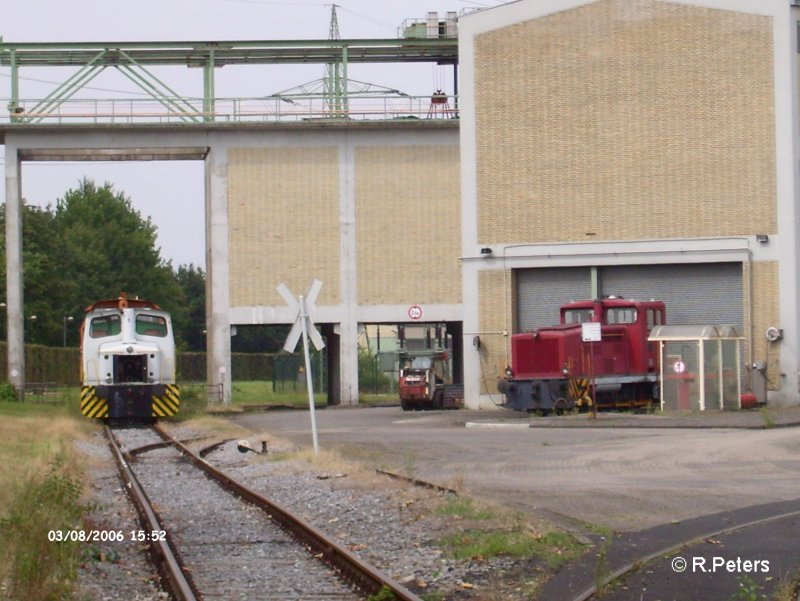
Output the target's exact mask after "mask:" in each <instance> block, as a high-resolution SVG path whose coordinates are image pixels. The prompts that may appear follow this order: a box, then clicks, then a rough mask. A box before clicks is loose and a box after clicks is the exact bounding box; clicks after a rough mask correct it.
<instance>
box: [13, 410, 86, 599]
mask: <svg viewBox="0 0 800 601" xmlns="http://www.w3.org/2000/svg"><path fill="white" fill-rule="evenodd" d="M26 412H28V414H27V415H26V414H25V413H26ZM0 416H2V417H0V584H1V585H0V599H3V600H7V601H12V600H13V601H22V600H25V601H57V600H60V599H69V598H70V596H71V591H72V586H73V582H74V580H75V577H76V571H77V568H78V565H79V562H80V559H81V554H82V551H83V549H84V548H85V547H86V543H81V542H78V541H75V542H53V541H50V540H49V538H48V533H49V532H50V531H51V530H52V531H59V530H60V531H70V530H80V529H81V517H82V514H83V511H84V508H83V506H82V504H81V494H82V473H81V469H80V462H79V460H78V458H77V456H76V453H75V451H74V449H73V445H72V442H73V439H74V437H75V436H76V435H77V433H78V432H80V431H81V430H83V429H84V428H86V427H88V426H87V425H86V424H85V422H82V421H80V420H78V419H77V418H73V417H70V416H69V414H68V410H67V409H66V408H65V407H54V406H45V405H37V404H32V403H0Z"/></svg>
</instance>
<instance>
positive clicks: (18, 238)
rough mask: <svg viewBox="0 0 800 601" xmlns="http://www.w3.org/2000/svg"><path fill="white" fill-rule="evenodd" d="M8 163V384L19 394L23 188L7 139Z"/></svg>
mask: <svg viewBox="0 0 800 601" xmlns="http://www.w3.org/2000/svg"><path fill="white" fill-rule="evenodd" d="M5 155H6V158H5V161H6V312H7V315H6V319H7V328H6V332H7V333H8V338H7V340H8V381H9V383H10V384H11V385H12V386H14V388H15V389H16V390H18V391H21V390H22V389H24V387H25V329H24V322H25V319H24V314H23V294H22V186H21V164H20V161H19V154H18V152H17V147H16V146H15V145H13V144H12V143H11V142H10V140H9V139H8V137H7V138H6V142H5Z"/></svg>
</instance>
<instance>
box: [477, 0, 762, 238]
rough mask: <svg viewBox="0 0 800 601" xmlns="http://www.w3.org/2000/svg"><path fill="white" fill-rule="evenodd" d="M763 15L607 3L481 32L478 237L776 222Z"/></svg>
mask: <svg viewBox="0 0 800 601" xmlns="http://www.w3.org/2000/svg"><path fill="white" fill-rule="evenodd" d="M773 106H774V99H773V39H772V20H771V18H769V17H764V16H757V15H748V14H743V13H737V12H733V11H725V10H715V9H708V8H702V7H695V6H687V5H682V4H676V3H670V2H662V1H659V0H602V1H599V2H595V3H592V4H588V5H585V6H582V7H578V8H574V9H570V10H565V11H561V12H557V13H554V14H552V15H548V16H544V17H541V18H537V19H533V20H529V21H525V22H521V23H518V24H515V25H512V26H509V27H504V28H501V29H498V30H493V31H490V32H487V33H482V34H479V35H478V36H476V38H475V119H476V144H477V166H476V168H477V198H478V203H477V204H478V242H479V244H491V243H519V242H529V243H535V242H550V241H583V240H626V239H652V238H687V237H713V236H734V235H742V234H751V233H774V232H775V231H776V211H775V197H776V181H775V172H776V168H775V162H776V158H775V125H774V123H775V121H774V113H773Z"/></svg>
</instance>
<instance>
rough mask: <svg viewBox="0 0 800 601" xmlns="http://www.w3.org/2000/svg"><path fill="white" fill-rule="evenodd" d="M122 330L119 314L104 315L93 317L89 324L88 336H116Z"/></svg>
mask: <svg viewBox="0 0 800 601" xmlns="http://www.w3.org/2000/svg"><path fill="white" fill-rule="evenodd" d="M121 331H122V322H121V321H120V318H119V315H104V316H103V317H95V318H94V319H92V322H91V323H90V324H89V336H91V337H92V338H105V337H106V336H116V335H117V334H119V333H120V332H121Z"/></svg>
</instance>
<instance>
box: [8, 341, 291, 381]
mask: <svg viewBox="0 0 800 601" xmlns="http://www.w3.org/2000/svg"><path fill="white" fill-rule="evenodd" d="M177 363H178V365H177V368H178V370H177V371H178V378H177V379H178V381H179V382H203V381H205V379H206V354H205V353H180V352H179V353H178V356H177ZM231 363H232V372H233V377H234V379H236V380H265V381H269V380H272V375H273V369H274V365H275V355H274V354H267V353H258V354H256V353H233V354H232V355H231ZM6 365H8V348H7V346H6V343H5V342H0V374H3V373H5V366H6ZM4 379H5V378H3V377H2V376H0V380H4ZM25 380H26V381H27V382H54V383H56V384H60V385H66V386H78V385H80V382H81V353H80V349H77V348H61V347H50V346H42V345H40V344H26V345H25Z"/></svg>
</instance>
